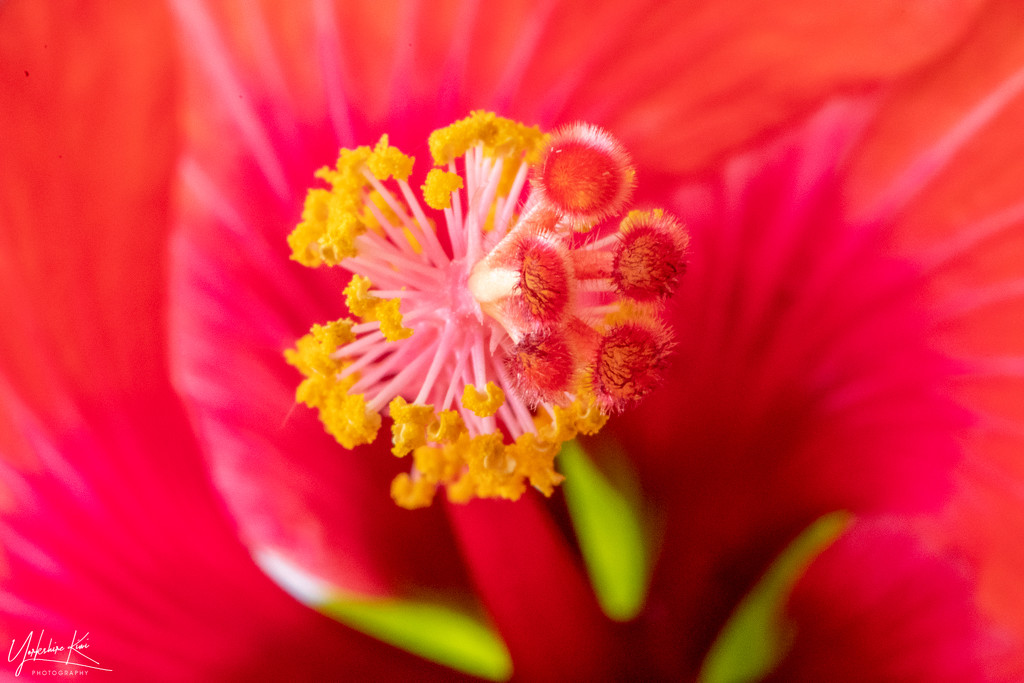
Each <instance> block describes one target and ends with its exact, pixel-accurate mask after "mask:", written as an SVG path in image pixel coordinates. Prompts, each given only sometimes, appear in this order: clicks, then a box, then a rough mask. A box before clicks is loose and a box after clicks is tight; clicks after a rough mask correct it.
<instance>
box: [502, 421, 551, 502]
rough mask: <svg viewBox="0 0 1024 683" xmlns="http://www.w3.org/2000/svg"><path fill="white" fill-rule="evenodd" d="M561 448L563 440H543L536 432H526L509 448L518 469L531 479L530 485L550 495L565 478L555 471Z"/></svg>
mask: <svg viewBox="0 0 1024 683" xmlns="http://www.w3.org/2000/svg"><path fill="white" fill-rule="evenodd" d="M560 448H561V442H558V443H551V442H549V441H542V440H540V439H539V438H537V435H536V434H533V433H532V432H526V433H525V434H523V435H522V436H520V437H519V438H518V439H516V442H515V444H514V445H513V446H510V447H509V449H508V450H509V451H511V454H512V457H514V458H515V460H516V467H517V469H518V471H519V472H520V473H522V474H523V475H524V476H525V477H527V478H528V479H529V480H530V485H531V486H533V487H534V488H536V489H537V490H538V491H540V492H541V493H543V494H544V495H545V496H550V495H551V494H552V493H554V492H555V487H556V486H558V485H559V484H561V483H562V480H564V479H565V477H563V476H562V475H561V474H559V473H558V472H556V471H555V464H554V463H555V456H556V455H558V451H559V450H560Z"/></svg>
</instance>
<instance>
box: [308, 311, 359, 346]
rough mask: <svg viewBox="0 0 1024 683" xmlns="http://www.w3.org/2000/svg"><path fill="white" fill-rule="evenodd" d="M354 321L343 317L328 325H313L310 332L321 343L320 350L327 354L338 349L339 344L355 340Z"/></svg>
mask: <svg viewBox="0 0 1024 683" xmlns="http://www.w3.org/2000/svg"><path fill="white" fill-rule="evenodd" d="M352 323H353V321H352V320H350V319H348V318H341V319H340V320H335V321H333V322H329V323H327V324H326V325H313V327H312V329H310V331H309V332H310V334H312V335H313V338H314V339H316V341H317V343H318V344H320V350H321V351H322V352H323V353H325V354H331V353H334V352H335V351H337V350H338V347H339V346H344V345H345V344H348V343H350V342H353V341H355V339H356V336H355V334H353V333H352Z"/></svg>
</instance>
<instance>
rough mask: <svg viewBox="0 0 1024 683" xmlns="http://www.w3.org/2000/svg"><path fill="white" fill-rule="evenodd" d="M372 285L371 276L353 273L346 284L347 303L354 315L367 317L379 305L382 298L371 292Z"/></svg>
mask: <svg viewBox="0 0 1024 683" xmlns="http://www.w3.org/2000/svg"><path fill="white" fill-rule="evenodd" d="M370 286H371V284H370V278H368V277H365V276H363V275H359V274H356V275H353V276H352V279H351V280H349V283H348V285H346V286H345V291H344V294H345V305H346V306H348V310H350V311H352V315H357V316H359V317H360V318H364V319H365V318H366V317H367V316H369V315H372V313H373V310H374V309H375V308H376V307H377V302H379V301H380V299H378V298H377V297H375V296H373V295H372V294H370Z"/></svg>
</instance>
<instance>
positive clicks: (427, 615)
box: [317, 598, 512, 681]
mask: <svg viewBox="0 0 1024 683" xmlns="http://www.w3.org/2000/svg"><path fill="white" fill-rule="evenodd" d="M317 608H318V609H319V610H320V611H321V612H323V613H324V614H326V615H328V616H330V617H332V618H334V619H336V620H337V621H340V622H341V623H343V624H345V625H346V626H349V627H351V628H353V629H355V630H357V631H361V632H362V633H365V634H367V635H370V636H373V637H375V638H377V639H378V640H382V641H384V642H386V643H390V644H391V645H394V646H395V647H399V648H401V649H403V650H407V651H409V652H412V653H414V654H417V655H419V656H421V657H424V658H426V659H429V660H432V661H435V662H437V663H439V664H443V665H445V666H448V667H451V668H453V669H457V670H459V671H463V672H465V673H468V674H472V675H474V676H479V677H481V678H486V679H489V680H492V681H505V680H508V679H509V678H510V677H511V676H512V658H511V656H510V655H509V652H508V649H507V648H506V647H505V643H504V642H503V641H502V640H501V638H500V637H499V636H498V634H497V633H496V632H494V631H493V630H492V629H491V628H490V627H489V626H487V625H486V624H485V623H483V622H482V621H480V620H478V619H476V618H475V617H473V616H471V615H469V614H467V613H465V612H462V611H459V610H456V609H454V608H452V607H448V606H446V605H442V604H439V603H431V602H420V601H414V600H397V599H366V598H359V599H355V598H331V599H329V600H327V601H326V602H324V603H322V604H320V605H318V606H317Z"/></svg>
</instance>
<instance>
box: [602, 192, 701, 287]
mask: <svg viewBox="0 0 1024 683" xmlns="http://www.w3.org/2000/svg"><path fill="white" fill-rule="evenodd" d="M621 233H622V243H621V244H620V246H619V248H618V250H617V251H616V253H615V259H614V261H613V264H612V281H613V282H614V283H615V287H616V289H617V290H618V291H619V292H620V293H622V294H624V295H626V296H628V297H630V298H631V299H636V300H639V301H647V300H650V299H655V298H659V297H666V296H671V295H672V293H673V292H675V289H676V286H677V285H678V284H679V276H680V275H681V274H682V273H683V272H684V271H685V268H686V261H685V259H684V257H685V254H686V247H687V243H688V241H689V239H688V236H687V234H686V232H685V231H684V230H683V227H682V226H681V225H679V223H678V222H677V221H676V220H675V219H673V218H672V217H671V216H667V215H665V214H663V213H661V212H660V211H655V212H632V213H631V214H630V215H629V216H628V217H627V218H626V219H625V220H624V221H623V222H622V227H621Z"/></svg>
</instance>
